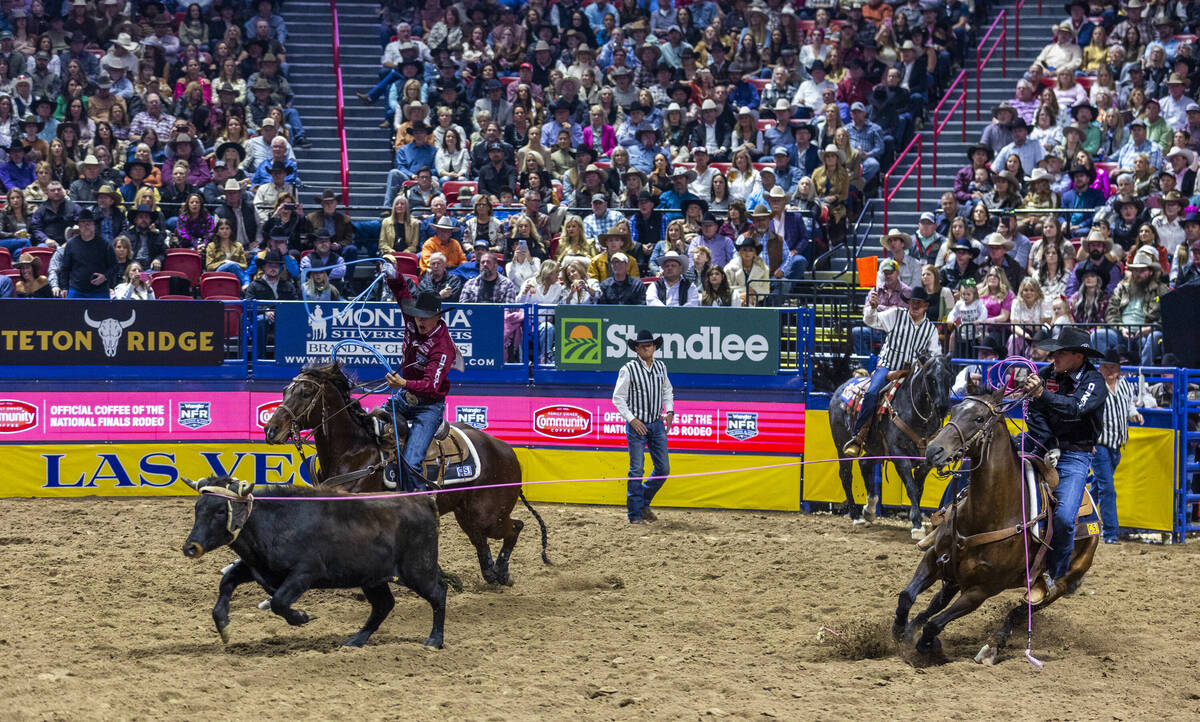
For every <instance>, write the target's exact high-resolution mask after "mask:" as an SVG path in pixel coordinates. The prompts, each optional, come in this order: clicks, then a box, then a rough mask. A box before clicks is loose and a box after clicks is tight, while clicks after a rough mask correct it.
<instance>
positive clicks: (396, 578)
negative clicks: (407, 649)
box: [183, 476, 446, 648]
mask: <svg viewBox="0 0 1200 722" xmlns="http://www.w3.org/2000/svg"><path fill="white" fill-rule="evenodd" d="M184 481H185V482H186V483H187V485H188V486H190V487H192V488H193V489H196V490H197V491H199V492H200V498H199V499H197V500H196V509H195V513H196V518H195V522H194V524H193V526H192V531H191V533H190V534H188V538H187V541H185V542H184V543H183V555H184V556H186V557H188V558H191V559H197V558H199V557H200V556H201V555H203V554H204V553H205V552H207V551H210V550H212V549H215V548H217V547H221V546H225V545H229V547H230V548H231V549H233V551H235V552H237V554H238V556H239V557H241V560H240V561H238V562H235V563H234V564H232V565H230V566H229V567H228V568H227V571H226V572H225V575H224V576H223V577H222V578H221V585H220V594H219V595H218V597H217V603H216V605H215V606H214V607H213V610H212V615H213V621H214V622H216V625H217V632H218V633H220V635H221V640H222V641H225V642H228V641H229V629H228V628H229V600H230V597H232V596H233V590H234V589H236V588H237V587H238V585H240V584H244V583H246V582H251V581H253V582H258V584H259V585H261V586H262V588H263V589H265V590H266V591H267V593H268V594H270V595H271V599H270V604H271V611H272V612H274V613H275V614H278V615H279V616H281V617H283V618H284V619H286V620H287V622H288V624H291V625H293V626H299V625H302V624H304V623H306V622H308V620H309V617H308V615H307V614H306V613H304V612H303V611H301V610H299V609H295V608H293V607H292V604H294V603H295V602H296V600H297V599H299V598H300V595H302V594H304V592H306V591H308V590H309V589H346V588H351V587H361V588H362V591H363V594H364V595H365V596H366V598H367V601H368V602H370V603H371V615H370V617H368V618H367V622H366V624H364V625H363V628H362V629H360V630H359V631H358V633H357V634H355V635H354V636H353V637H351V638H350V639H348V640H346V642H345V643H346V645H347V646H352V647H361V646H362V645H364V644H365V643H366V641H367V640H368V639H369V638H370V637H371V635H372V634H373V633H374V632H375V630H376V629H378V628H379V625H380V624H381V623H382V622H383V620H384V619H385V618H387V615H388V613H389V612H391V611H392V607H393V606H395V599H394V597H393V596H392V591H391V590H390V589H389V588H388V583H389V582H397V583H399V584H403V585H404V586H406V587H408V588H409V589H411V590H413V591H414V592H416V593H417V594H418V595H420V596H421V598H423V599H424V600H425V601H427V602H429V604H430V606H432V607H433V631H431V632H430V634H429V638H428V639H426V640H425V646H427V647H436V648H441V646H442V626H443V623H444V622H445V619H446V584H445V581H444V577H443V575H442V570H441V568H440V567H439V566H438V561H437V559H438V527H437V523H438V522H437V509H436V508H435V506H434V502H433V500H432V499H430V498H429V497H427V496H418V497H400V496H398V497H395V498H389V499H371V500H355V501H345V500H336V501H310V500H307V499H303V498H302V497H313V496H330V495H341V494H342V493H341V492H336V491H331V490H330V489H311V488H307V487H298V486H273V487H262V486H260V487H257V499H256V497H255V494H254V493H252V492H255V491H256V487H254V485H253V484H251V483H250V482H247V481H238V480H236V479H232V478H230V477H228V476H224V477H209V478H207V479H204V480H203V481H199V482H195V481H191V480H189V479H184ZM346 496H347V497H348V498H352V497H350V496H349V495H346ZM256 502H257V503H256Z"/></svg>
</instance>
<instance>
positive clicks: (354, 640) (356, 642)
mask: <svg viewBox="0 0 1200 722" xmlns="http://www.w3.org/2000/svg"><path fill="white" fill-rule="evenodd" d="M366 643H367V640H366V639H360V638H359V635H357V634H356V635H354V636H353V637H351V638H350V639H347V640H346V641H345V642H342V646H343V647H361V646H363V645H364V644H366Z"/></svg>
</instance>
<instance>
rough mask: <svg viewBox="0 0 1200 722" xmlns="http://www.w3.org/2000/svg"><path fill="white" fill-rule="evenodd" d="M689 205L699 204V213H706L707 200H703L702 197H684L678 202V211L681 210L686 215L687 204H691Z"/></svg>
mask: <svg viewBox="0 0 1200 722" xmlns="http://www.w3.org/2000/svg"><path fill="white" fill-rule="evenodd" d="M691 205H697V206H700V212H701V213H708V201H706V200H704V199H703V198H685V199H683V200H682V201H680V202H679V210H680V212H682V213H683V214H684V215H685V216H686V215H687V209H688V206H691Z"/></svg>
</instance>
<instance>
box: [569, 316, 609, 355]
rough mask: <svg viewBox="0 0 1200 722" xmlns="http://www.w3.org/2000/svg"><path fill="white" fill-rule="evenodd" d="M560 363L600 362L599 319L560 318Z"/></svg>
mask: <svg viewBox="0 0 1200 722" xmlns="http://www.w3.org/2000/svg"><path fill="white" fill-rule="evenodd" d="M562 339H563V341H562V363H564V364H590V365H595V364H598V363H600V350H601V349H600V319H598V318H589V319H577V318H564V319H563V320H562Z"/></svg>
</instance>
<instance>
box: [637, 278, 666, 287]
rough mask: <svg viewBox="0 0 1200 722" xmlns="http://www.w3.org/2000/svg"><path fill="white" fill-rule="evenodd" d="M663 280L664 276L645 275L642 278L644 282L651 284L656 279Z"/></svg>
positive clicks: (644, 283) (647, 284)
mask: <svg viewBox="0 0 1200 722" xmlns="http://www.w3.org/2000/svg"><path fill="white" fill-rule="evenodd" d="M661 280H662V276H644V277H643V278H642V284H643V285H646V286H649V285H650V284H651V283H654V282H655V281H661Z"/></svg>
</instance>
